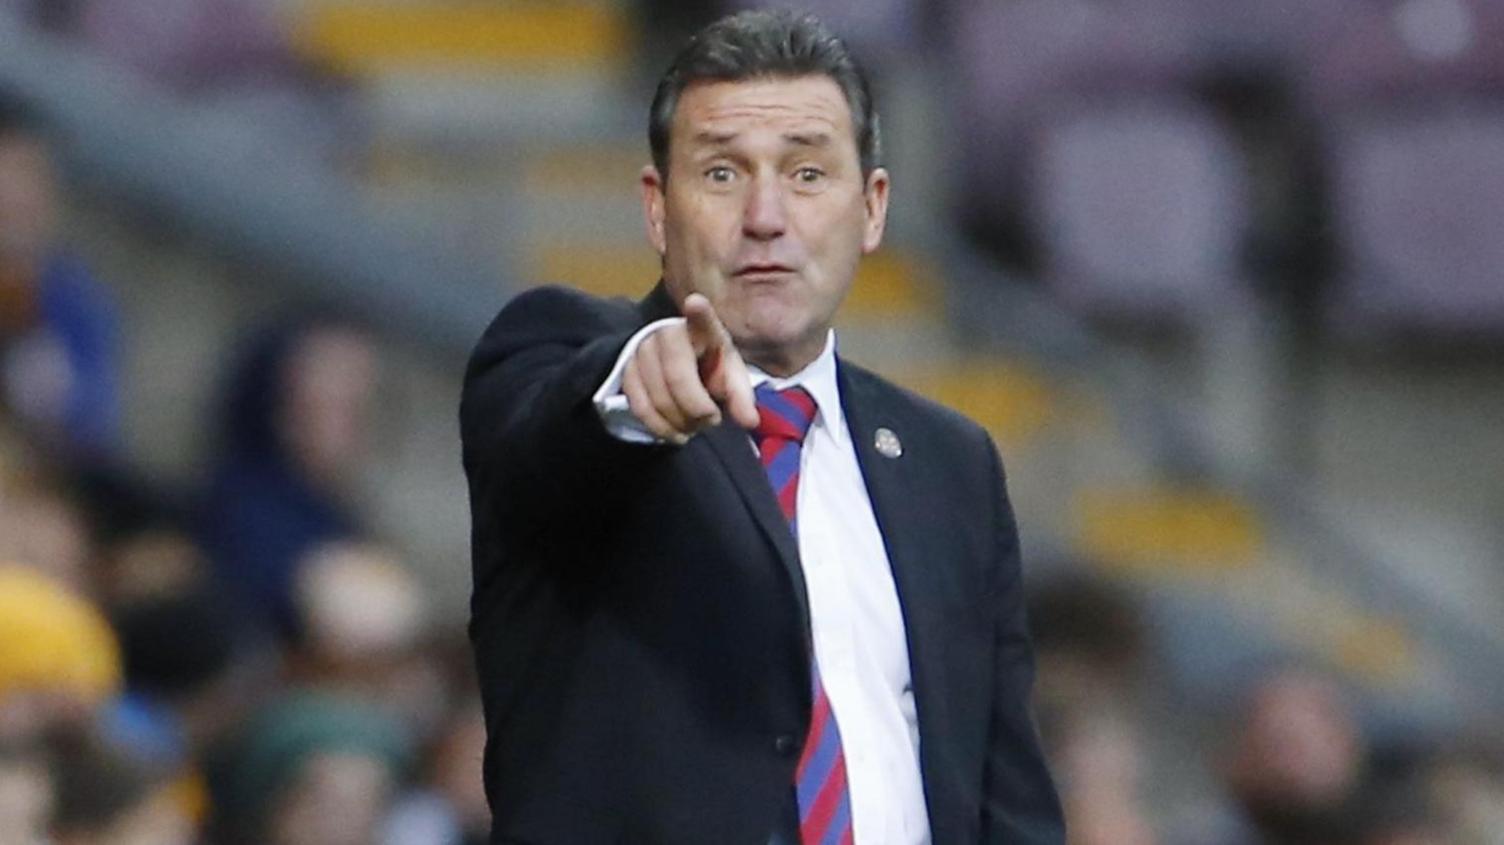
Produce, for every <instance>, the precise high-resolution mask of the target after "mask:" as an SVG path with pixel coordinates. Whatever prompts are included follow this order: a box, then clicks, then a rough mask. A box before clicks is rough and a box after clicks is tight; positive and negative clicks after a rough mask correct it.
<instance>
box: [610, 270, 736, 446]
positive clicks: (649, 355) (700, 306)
mask: <svg viewBox="0 0 1504 845" xmlns="http://www.w3.org/2000/svg"><path fill="white" fill-rule="evenodd" d="M684 317H685V321H684V322H683V323H682V324H673V325H668V326H664V327H663V328H661V329H659V330H657V331H655V332H653V333H652V334H650V335H648V336H647V337H646V338H644V339H643V341H642V343H641V344H639V345H638V347H637V352H636V353H635V354H634V355H633V356H632V358H631V360H629V361H628V362H627V368H626V371H625V372H624V373H623V374H622V382H621V386H622V392H623V393H625V394H626V396H627V402H628V404H629V405H630V406H631V408H632V414H633V415H634V416H636V417H637V419H639V420H641V421H642V424H643V425H645V426H647V428H648V430H649V431H651V432H653V434H654V435H656V436H658V437H661V438H663V439H664V440H668V441H670V442H673V443H679V444H683V443H686V442H688V440H689V438H690V437H692V436H694V435H695V434H697V433H698V432H700V431H701V430H703V429H705V428H709V427H710V426H715V425H720V424H721V414H722V411H723V410H724V411H725V413H729V414H730V415H731V418H732V419H733V420H735V421H736V422H737V424H738V425H741V426H742V427H743V428H754V427H756V426H757V401H756V400H755V399H754V398H753V396H752V380H751V378H750V377H748V375H747V366H746V364H744V363H743V362H742V356H741V354H740V353H738V352H737V351H736V347H735V346H734V345H733V344H732V342H731V334H730V333H729V332H727V331H726V327H725V326H723V325H721V319H720V318H719V317H717V316H716V313H715V309H714V308H712V307H711V305H710V300H708V299H706V298H705V297H704V296H703V295H701V294H698V293H692V294H690V295H689V296H688V297H686V298H685V300H684Z"/></svg>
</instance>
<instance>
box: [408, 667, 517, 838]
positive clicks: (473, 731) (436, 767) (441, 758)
mask: <svg viewBox="0 0 1504 845" xmlns="http://www.w3.org/2000/svg"><path fill="white" fill-rule="evenodd" d="M485 745H486V723H485V718H484V716H483V714H482V713H481V707H480V700H479V699H478V698H476V697H473V696H472V697H468V698H466V699H465V700H464V701H463V703H461V704H460V705H459V706H457V707H455V708H454V710H453V712H452V713H451V714H450V716H449V719H448V721H447V723H446V724H445V726H444V729H443V731H442V732H441V733H440V735H439V739H438V742H436V743H435V744H434V746H433V748H432V750H431V751H430V753H429V755H428V759H427V761H426V764H425V765H424V767H423V771H422V772H421V776H422V781H421V783H420V785H419V787H418V788H417V789H415V790H413V791H411V792H410V793H409V794H407V795H405V796H404V797H403V799H402V800H401V801H400V802H398V804H397V806H396V807H395V808H394V810H393V811H392V815H391V817H390V818H389V819H388V820H387V823H386V825H385V831H384V834H383V836H382V839H381V845H484V843H485V842H486V841H487V838H488V837H489V835H490V831H491V808H490V806H489V805H488V804H487V803H486V792H485V787H484V783H483V780H482V778H481V756H482V750H483V749H484V748H485Z"/></svg>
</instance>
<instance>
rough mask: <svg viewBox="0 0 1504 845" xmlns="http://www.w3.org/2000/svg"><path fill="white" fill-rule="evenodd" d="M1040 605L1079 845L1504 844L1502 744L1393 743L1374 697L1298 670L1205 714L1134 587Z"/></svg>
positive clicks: (1053, 722) (1034, 611) (1047, 716)
mask: <svg viewBox="0 0 1504 845" xmlns="http://www.w3.org/2000/svg"><path fill="white" fill-rule="evenodd" d="M1067 571H1068V572H1069V570H1067ZM1032 593H1033V595H1032V598H1031V602H1030V607H1029V612H1030V622H1031V625H1032V628H1033V631H1034V635H1035V646H1036V649H1037V655H1038V661H1039V686H1038V690H1037V707H1038V717H1039V724H1040V731H1041V734H1042V736H1043V739H1044V742H1045V749H1046V753H1047V754H1048V755H1049V758H1050V760H1051V761H1052V764H1053V771H1054V774H1055V777H1056V779H1057V782H1058V784H1059V786H1060V788H1061V793H1062V798H1063V799H1064V801H1065V804H1066V819H1067V825H1068V828H1069V836H1070V841H1071V842H1072V843H1074V845H1107V843H1115V844H1120V845H1265V844H1266V843H1267V845H1493V843H1498V842H1500V841H1504V743H1501V742H1500V741H1499V738H1498V737H1492V738H1485V739H1482V740H1477V741H1470V740H1467V739H1465V738H1460V737H1459V738H1453V739H1447V740H1436V739H1426V740H1417V739H1413V738H1411V739H1404V740H1396V739H1393V738H1390V737H1384V738H1380V736H1379V735H1377V734H1375V733H1374V732H1372V731H1371V730H1369V729H1368V727H1367V726H1366V725H1365V724H1364V719H1363V718H1362V715H1361V714H1360V711H1359V708H1358V707H1357V696H1358V692H1359V691H1358V690H1356V689H1353V688H1351V687H1349V686H1348V685H1347V684H1346V683H1345V682H1344V681H1343V680H1341V679H1340V678H1339V676H1338V675H1336V674H1334V673H1333V672H1331V671H1328V670H1327V669H1325V668H1324V667H1321V666H1319V665H1317V664H1314V663H1309V662H1304V661H1301V660H1298V659H1294V658H1291V659H1288V660H1274V659H1271V660H1270V661H1269V662H1268V663H1266V664H1264V665H1259V666H1252V667H1249V668H1248V669H1247V670H1246V671H1245V672H1243V673H1241V674H1242V675H1243V678H1244V680H1243V682H1242V686H1241V687H1240V688H1239V689H1236V690H1233V691H1231V694H1230V695H1228V696H1227V697H1226V701H1225V702H1224V703H1221V704H1218V705H1210V706H1209V705H1202V706H1200V707H1191V706H1190V705H1188V704H1187V703H1186V701H1185V700H1184V699H1182V698H1181V697H1180V696H1179V695H1178V694H1177V693H1176V692H1175V691H1174V690H1175V685H1174V684H1173V683H1171V682H1169V681H1168V680H1167V678H1166V671H1165V667H1164V666H1163V655H1162V654H1159V653H1158V649H1157V648H1156V646H1155V641H1156V639H1157V636H1156V633H1155V632H1154V631H1153V622H1152V620H1153V617H1152V614H1150V613H1148V612H1146V610H1145V607H1144V605H1143V603H1142V601H1141V599H1140V597H1139V596H1137V595H1136V594H1135V593H1134V592H1133V591H1132V590H1130V589H1129V588H1128V587H1127V586H1125V585H1121V584H1114V583H1111V582H1107V581H1103V580H1100V579H1095V578H1091V577H1086V576H1083V575H1081V574H1079V571H1077V572H1075V573H1073V574H1063V575H1061V576H1059V577H1057V578H1054V579H1052V580H1047V581H1045V582H1043V583H1040V584H1037V585H1036V586H1035V588H1034V589H1033V591H1032Z"/></svg>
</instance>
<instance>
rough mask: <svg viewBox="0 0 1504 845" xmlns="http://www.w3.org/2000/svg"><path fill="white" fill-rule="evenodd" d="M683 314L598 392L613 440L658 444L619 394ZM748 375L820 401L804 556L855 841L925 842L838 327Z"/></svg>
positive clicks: (900, 673) (890, 599)
mask: <svg viewBox="0 0 1504 845" xmlns="http://www.w3.org/2000/svg"><path fill="white" fill-rule="evenodd" d="M682 320H683V318H682V317H676V318H669V319H666V320H659V321H658V322H656V323H652V324H649V325H648V326H646V327H645V328H643V329H642V330H641V331H639V332H638V333H637V334H636V335H634V336H633V337H632V339H631V340H630V341H628V343H627V345H626V347H625V348H624V349H623V350H622V353H621V356H620V357H619V358H618V359H617V362H616V366H615V368H614V369H613V370H612V372H611V375H610V376H608V377H607V379H606V381H605V382H604V383H603V384H602V385H601V387H600V389H599V390H597V391H596V393H595V396H594V400H595V404H596V409H597V410H598V411H599V413H600V415H601V419H602V421H603V422H604V423H605V424H606V427H607V429H608V430H609V431H610V432H611V433H612V434H613V435H614V436H616V437H618V438H620V439H622V440H627V441H631V442H639V443H644V442H653V441H655V440H656V438H655V437H654V436H653V434H652V433H651V432H650V431H648V430H647V429H646V428H645V427H644V426H643V425H642V423H641V422H640V421H639V420H637V418H636V417H635V416H633V415H632V412H631V409H630V407H629V406H628V403H627V399H626V396H625V395H623V394H622V392H621V379H622V373H623V371H624V370H625V368H626V362H627V361H628V359H630V358H631V356H632V355H633V354H634V353H635V352H636V350H637V346H638V344H639V343H641V341H642V339H643V338H645V337H647V336H648V335H649V334H651V333H652V332H654V331H656V330H658V329H659V328H661V327H663V326H664V325H667V324H669V323H673V322H675V321H682ZM750 373H751V376H752V384H753V386H754V387H755V386H757V385H760V384H762V383H763V382H771V384H772V386H773V387H774V388H776V389H780V390H781V389H783V388H787V387H792V386H795V385H798V386H801V387H803V388H804V389H805V390H807V391H809V394H810V395H811V396H812V397H814V400H815V404H816V406H817V407H818V411H817V412H816V414H815V419H814V423H813V424H812V425H811V426H810V430H809V433H808V434H807V435H806V436H805V440H804V445H803V448H802V450H801V454H800V474H799V494H798V502H797V504H796V505H795V507H796V508H797V513H798V523H799V538H798V539H799V559H800V562H801V563H802V564H803V567H804V581H805V585H806V587H807V590H808V594H809V609H810V623H811V628H812V631H813V634H814V648H815V659H816V661H817V662H818V664H819V667H820V678H821V680H822V681H823V682H824V684H825V692H826V695H827V696H829V698H830V706H831V710H832V711H833V712H834V713H835V717H836V723H837V724H838V725H839V726H840V729H841V745H842V750H843V752H844V754H845V756H846V778H847V783H848V787H849V789H850V794H851V823H852V832H853V834H854V837H855V840H856V842H857V843H858V845H915V843H928V842H929V841H930V825H929V813H928V810H927V808H926V807H925V803H924V786H923V781H922V780H921V777H920V772H919V726H918V720H917V716H916V711H915V707H914V689H913V684H912V680H911V676H910V672H909V648H908V641H907V640H906V639H905V635H904V624H903V614H902V612H901V610H900V608H899V604H898V591H897V588H896V587H895V586H894V583H893V571H892V567H891V565H890V563H889V561H888V552H887V549H886V548H885V547H884V545H883V538H882V533H881V532H880V531H879V530H878V527H877V519H876V517H874V516H873V512H872V500H871V498H870V497H869V496H868V495H867V485H866V482H865V481H864V480H863V478H862V471H861V467H860V465H859V464H858V463H857V457H856V449H855V448H854V446H853V444H852V441H851V432H850V431H849V430H848V429H847V427H846V417H845V414H844V412H843V411H842V409H841V394H840V388H839V386H838V384H837V381H836V358H835V332H834V331H832V332H831V333H830V334H829V335H828V337H827V339H826V341H825V350H824V351H823V352H821V353H820V357H819V358H816V359H815V361H814V362H813V363H811V364H810V365H809V366H808V367H805V368H804V369H803V370H801V371H800V372H798V373H796V374H794V375H793V376H790V377H789V378H785V379H779V378H772V377H770V376H768V375H767V374H765V373H762V372H759V371H757V370H755V369H751V370H750ZM748 443H749V445H751V438H750V436H749V438H748ZM752 448H756V447H755V445H752Z"/></svg>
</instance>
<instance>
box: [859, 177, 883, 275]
mask: <svg viewBox="0 0 1504 845" xmlns="http://www.w3.org/2000/svg"><path fill="white" fill-rule="evenodd" d="M888 185H889V181H888V171H887V169H886V168H882V167H874V168H872V172H871V173H869V174H867V186H866V189H865V190H864V191H863V195H862V202H863V203H864V204H865V205H866V206H867V225H866V231H864V232H863V233H862V252H863V253H864V254H871V253H873V252H876V251H877V248H878V247H879V246H881V245H882V242H883V232H884V231H885V230H886V229H887V227H888Z"/></svg>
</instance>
